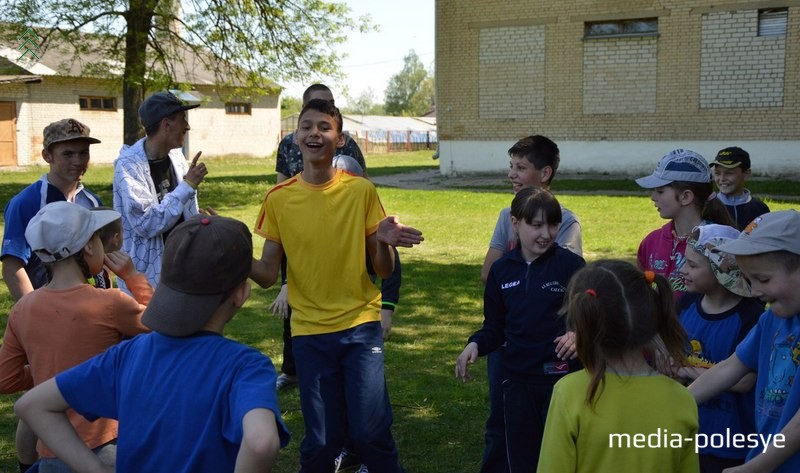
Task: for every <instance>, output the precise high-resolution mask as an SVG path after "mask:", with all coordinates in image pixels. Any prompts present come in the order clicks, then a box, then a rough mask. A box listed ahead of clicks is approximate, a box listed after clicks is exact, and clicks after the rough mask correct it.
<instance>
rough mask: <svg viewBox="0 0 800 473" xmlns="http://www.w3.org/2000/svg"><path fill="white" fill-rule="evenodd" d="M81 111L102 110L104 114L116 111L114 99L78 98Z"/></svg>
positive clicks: (115, 100) (115, 99)
mask: <svg viewBox="0 0 800 473" xmlns="http://www.w3.org/2000/svg"><path fill="white" fill-rule="evenodd" d="M78 104H79V105H80V108H81V110H102V111H105V112H116V111H117V98H116V97H85V96H81V97H79V98H78Z"/></svg>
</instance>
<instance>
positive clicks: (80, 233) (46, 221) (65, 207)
mask: <svg viewBox="0 0 800 473" xmlns="http://www.w3.org/2000/svg"><path fill="white" fill-rule="evenodd" d="M120 218H122V216H121V215H120V214H119V213H118V212H115V211H113V210H98V211H96V212H92V211H90V210H89V209H86V208H83V207H81V206H80V205H77V204H72V203H70V202H66V201H60V202H53V203H50V204H47V205H45V206H44V207H42V209H41V210H39V212H38V213H37V214H36V215H35V216H34V217H33V218H32V219H31V221H30V222H29V223H28V227H27V228H26V229H25V239H26V240H28V245H29V246H30V247H31V250H33V252H34V253H36V256H38V257H39V259H41V260H42V261H43V262H45V263H52V262H54V261H60V260H63V259H65V258H68V257H70V256H72V255H74V254H76V253H78V252H79V251H81V250H82V249H83V247H84V246H86V244H87V243H89V240H91V239H92V235H94V233H95V232H96V231H97V230H99V229H101V228H103V227H104V226H106V225H108V224H109V223H111V222H113V221H115V220H118V219H120Z"/></svg>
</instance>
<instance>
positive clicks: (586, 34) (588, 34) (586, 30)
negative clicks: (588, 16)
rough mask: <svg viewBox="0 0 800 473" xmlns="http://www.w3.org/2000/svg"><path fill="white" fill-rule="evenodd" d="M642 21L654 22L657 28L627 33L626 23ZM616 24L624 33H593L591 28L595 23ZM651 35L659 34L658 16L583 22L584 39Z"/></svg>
mask: <svg viewBox="0 0 800 473" xmlns="http://www.w3.org/2000/svg"><path fill="white" fill-rule="evenodd" d="M641 22H652V23H654V24H655V29H654V30H653V31H642V32H635V33H625V32H624V31H625V25H626V24H630V23H641ZM604 24H607V25H616V26H618V27H619V30H620V31H622V33H610V34H592V33H591V29H592V26H594V25H604ZM650 36H658V17H655V16H653V17H645V18H627V19H624V20H604V21H586V22H584V23H583V39H584V40H587V39H589V40H594V39H607V38H641V37H650Z"/></svg>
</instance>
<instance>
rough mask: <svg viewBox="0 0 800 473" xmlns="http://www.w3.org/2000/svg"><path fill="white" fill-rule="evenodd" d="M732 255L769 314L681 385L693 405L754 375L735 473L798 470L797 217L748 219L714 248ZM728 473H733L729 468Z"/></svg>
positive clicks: (792, 212) (785, 213)
mask: <svg viewBox="0 0 800 473" xmlns="http://www.w3.org/2000/svg"><path fill="white" fill-rule="evenodd" d="M719 250H720V251H724V252H726V253H729V254H732V255H735V256H736V261H737V263H738V264H739V267H741V269H742V271H743V272H744V274H745V275H746V276H747V278H748V279H749V280H750V284H751V291H752V294H753V296H755V297H759V298H760V299H761V300H762V301H764V302H767V303H769V309H767V311H766V312H764V314H762V315H761V317H760V318H759V320H758V323H757V324H756V326H755V327H754V328H753V329H752V330H751V331H750V333H749V334H748V335H747V337H745V339H744V340H743V341H742V342H741V343H740V344H739V346H737V347H736V353H734V354H733V355H731V356H730V357H729V358H727V359H726V360H724V361H722V362H720V363H718V364H716V365H715V366H714V367H713V368H711V369H710V370H708V372H706V373H704V374H703V375H702V376H700V377H699V378H697V380H695V382H693V383H692V384H691V385H690V386H689V390H690V391H691V392H692V394H693V395H694V397H695V399H696V400H697V402H698V404H702V403H704V402H706V401H708V400H709V399H712V398H713V397H715V396H716V395H718V394H719V393H721V392H723V391H726V390H728V389H730V388H731V387H732V386H733V385H735V384H736V383H737V382H739V380H741V379H742V377H743V376H745V375H747V374H748V373H750V372H753V371H754V372H756V387H755V424H756V431H757V432H758V434H759V436H758V445H755V446H754V445H753V444H752V442H748V445H747V446H748V447H749V448H751V450H750V453H749V454H748V456H747V462H746V463H745V464H744V465H742V466H741V467H738V468H737V469H736V471H757V472H766V471H770V472H780V473H790V472H797V471H800V454H798V449H800V414H798V409H800V384H798V385H795V384H794V381H795V380H796V379H797V374H798V366H800V291H798V287H800V214H798V212H797V211H795V210H785V211H780V212H772V213H768V214H764V215H762V216H760V217H758V218H756V219H755V220H753V221H752V222H751V223H750V224H749V225H748V226H747V227H746V228H745V229H744V231H742V233H741V234H740V235H739V237H738V238H737V239H736V240H733V241H730V242H728V243H725V244H722V245H720V246H719ZM731 471H734V470H731Z"/></svg>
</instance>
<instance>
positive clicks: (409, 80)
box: [385, 49, 435, 116]
mask: <svg viewBox="0 0 800 473" xmlns="http://www.w3.org/2000/svg"><path fill="white" fill-rule="evenodd" d="M403 61H404V65H403V70H402V71H400V72H399V73H398V74H395V75H394V76H392V78H391V79H389V85H388V86H387V87H386V105H385V108H386V113H387V114H389V115H403V116H420V115H422V114H424V113H425V112H427V111H428V110H430V109H431V107H432V106H433V105H434V103H435V96H434V82H433V76H432V75H429V74H428V71H427V70H426V69H425V66H424V65H423V64H422V61H420V59H419V56H417V53H415V52H414V50H413V49H412V50H411V51H409V53H408V56H406V57H405V58H404V60H403Z"/></svg>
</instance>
